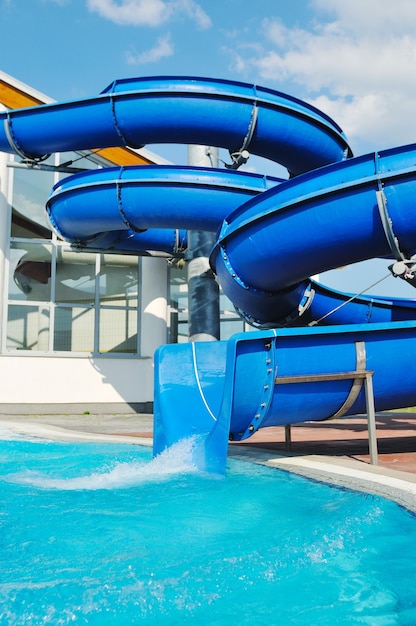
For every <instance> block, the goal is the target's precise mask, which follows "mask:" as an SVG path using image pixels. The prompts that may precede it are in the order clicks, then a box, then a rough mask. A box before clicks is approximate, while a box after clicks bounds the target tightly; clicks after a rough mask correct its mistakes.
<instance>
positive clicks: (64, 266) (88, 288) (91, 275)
mask: <svg viewBox="0 0 416 626" xmlns="http://www.w3.org/2000/svg"><path fill="white" fill-rule="evenodd" d="M95 259H96V255H95V254H91V253H78V252H73V251H72V250H69V249H65V248H64V247H61V246H59V247H58V249H57V262H56V285H55V289H56V291H55V300H56V302H61V303H62V302H74V303H79V304H90V305H91V304H94V302H95Z"/></svg>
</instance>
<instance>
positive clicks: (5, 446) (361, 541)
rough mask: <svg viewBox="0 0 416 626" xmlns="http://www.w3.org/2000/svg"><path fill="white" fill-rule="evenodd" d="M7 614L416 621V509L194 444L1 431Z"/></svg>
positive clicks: (82, 618)
mask: <svg viewBox="0 0 416 626" xmlns="http://www.w3.org/2000/svg"><path fill="white" fill-rule="evenodd" d="M0 463H1V468H2V469H1V474H2V476H1V483H0V485H1V493H2V497H1V509H0V533H1V534H0V539H1V544H0V545H1V550H0V605H1V617H0V624H1V625H6V624H7V626H12V625H19V624H22V625H23V624H24V625H25V626H27V625H39V624H93V625H99V626H103V625H107V624H108V625H110V624H111V625H115V624H116V625H119V624H120V625H123V626H124V625H130V624H152V625H159V624H160V625H172V626H173V625H176V624H191V623H192V624H198V625H199V624H201V625H202V624H203V625H205V624H209V625H211V624H215V625H218V626H223V625H224V626H225V625H227V626H229V625H230V624H235V623H238V624H239V625H245V624H247V625H248V624H250V626H253V625H254V626H257V625H259V626H260V625H263V624H264V625H266V624H267V625H270V624H274V625H275V624H285V625H286V624H295V625H296V624H300V625H306V624H307V625H308V626H309V625H311V624H319V625H320V626H325V625H327V624H328V625H329V624H331V626H333V624H368V625H371V626H386V625H393V624H394V625H396V624H397V625H403V624H409V625H410V624H415V623H416V598H415V593H414V581H415V580H416V560H415V559H414V553H415V548H414V546H415V545H416V517H415V516H414V515H413V514H412V513H410V512H409V511H407V510H405V509H403V508H401V507H399V506H398V505H396V504H394V503H393V502H390V501H388V500H384V499H382V498H379V497H376V496H372V495H363V494H359V493H356V492H353V491H349V490H341V489H338V488H334V487H330V486H327V485H323V484H319V483H316V482H313V481H310V480H307V479H304V478H301V477H297V476H294V475H291V474H289V473H286V472H283V471H279V470H275V469H270V468H266V467H261V466H257V465H256V466H254V465H253V464H250V463H245V462H243V461H236V460H232V459H231V460H229V462H228V468H227V475H226V476H225V478H217V477H210V476H206V475H202V474H200V473H198V472H197V471H196V470H195V468H194V466H193V465H192V442H191V441H186V442H182V443H180V444H178V445H177V446H174V447H173V449H171V450H169V451H167V452H165V453H163V454H162V455H161V456H160V457H159V458H156V459H152V458H151V450H150V449H148V448H145V447H141V446H135V445H125V444H124V445H122V444H102V443H91V442H88V443H87V442H85V443H76V444H74V443H58V442H42V441H37V442H35V441H28V440H25V439H21V440H19V439H15V440H7V441H1V442H0Z"/></svg>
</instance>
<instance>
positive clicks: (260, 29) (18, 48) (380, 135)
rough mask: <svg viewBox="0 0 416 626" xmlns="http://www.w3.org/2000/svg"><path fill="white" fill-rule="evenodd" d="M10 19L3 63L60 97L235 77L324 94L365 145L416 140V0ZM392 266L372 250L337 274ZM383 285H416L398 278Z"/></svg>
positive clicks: (307, 0) (21, 7)
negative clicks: (116, 86) (116, 84)
mask: <svg viewBox="0 0 416 626" xmlns="http://www.w3.org/2000/svg"><path fill="white" fill-rule="evenodd" d="M0 24H1V38H0V58H1V59H2V62H1V65H0V69H1V70H3V71H4V72H6V73H8V74H11V75H12V76H14V77H15V78H17V79H19V80H21V81H22V82H24V83H27V84H29V85H31V86H33V87H35V88H36V89H38V90H39V91H41V92H43V93H45V94H47V95H48V96H50V97H52V98H54V99H55V100H72V99H76V98H84V97H88V96H90V95H91V96H93V95H95V94H97V93H99V92H100V91H101V90H102V89H104V88H105V87H106V86H107V84H109V83H110V82H111V81H112V80H114V79H116V78H125V77H130V76H150V75H153V76H154V75H169V74H181V75H194V76H211V77H219V78H231V79H235V80H241V81H247V82H255V83H257V84H260V85H264V86H267V87H270V88H273V89H277V90H280V91H284V92H287V93H290V94H293V95H295V96H297V97H299V98H302V99H304V100H306V101H308V102H310V103H312V104H314V105H315V106H318V107H319V108H321V109H322V110H324V111H325V112H326V113H328V114H329V115H331V117H333V118H334V119H335V120H336V121H337V122H338V124H339V125H340V126H341V127H342V128H343V130H344V131H345V133H346V134H347V136H348V138H349V140H350V143H351V145H352V148H353V150H354V153H355V154H362V153H365V152H369V151H372V150H377V149H384V148H388V147H392V146H395V145H400V144H405V143H411V142H413V141H415V135H416V132H415V131H414V128H415V124H414V109H415V101H416V81H415V80H414V73H415V68H416V30H415V27H414V25H415V24H416V1H415V0H394V2H392V1H391V0H255V1H253V0H0ZM150 148H151V147H150ZM178 155H179V156H178V160H180V159H181V158H182V157H181V155H180V153H178ZM164 156H166V157H167V158H171V159H175V153H174V152H172V151H171V152H169V150H167V152H166V153H165V154H164ZM249 167H251V168H254V169H257V171H259V169H258V168H261V167H262V165H259V164H258V163H257V162H253V161H252V162H251V164H250V162H249ZM265 168H266V169H267V171H266V173H272V169H270V168H269V167H268V166H267V167H266V166H265ZM332 274H334V272H332ZM385 274H387V270H386V264H385V263H384V262H374V263H372V264H370V266H369V267H368V270H367V271H365V272H359V273H357V272H356V271H354V268H352V269H351V268H348V269H345V270H338V271H337V272H336V274H334V276H335V278H334V279H331V282H332V280H335V281H336V284H337V286H338V287H339V288H341V289H346V290H350V291H351V290H357V291H358V290H361V289H364V288H365V287H366V286H367V285H369V284H370V283H371V282H374V281H375V280H377V278H381V277H382V276H384V275H385ZM351 281H352V282H351ZM373 291H375V292H379V293H383V294H386V293H391V294H392V295H393V294H395V293H396V294H397V293H398V294H399V295H403V296H405V297H415V296H416V293H415V292H414V290H413V288H412V287H410V286H408V285H406V284H404V283H403V282H402V281H399V279H393V278H389V279H387V280H386V281H384V282H383V283H382V284H381V285H380V286H379V287H377V288H376V289H375V290H373Z"/></svg>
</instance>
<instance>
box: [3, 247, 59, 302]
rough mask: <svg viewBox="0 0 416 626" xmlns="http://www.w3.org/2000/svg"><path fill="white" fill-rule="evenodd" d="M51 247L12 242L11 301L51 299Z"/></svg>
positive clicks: (10, 267) (10, 269) (42, 300)
mask: <svg viewBox="0 0 416 626" xmlns="http://www.w3.org/2000/svg"><path fill="white" fill-rule="evenodd" d="M51 259H52V252H51V246H49V245H43V244H36V243H24V242H12V243H11V244H10V266H9V299H10V300H40V301H41V302H44V301H49V300H50V299H51Z"/></svg>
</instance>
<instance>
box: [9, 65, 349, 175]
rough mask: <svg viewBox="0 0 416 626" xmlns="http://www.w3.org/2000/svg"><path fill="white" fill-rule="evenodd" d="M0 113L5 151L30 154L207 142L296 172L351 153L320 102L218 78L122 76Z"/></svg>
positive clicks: (340, 132) (338, 129)
mask: <svg viewBox="0 0 416 626" xmlns="http://www.w3.org/2000/svg"><path fill="white" fill-rule="evenodd" d="M0 120H3V124H2V126H1V127H0V151H3V152H17V153H18V154H20V155H21V156H23V157H24V158H27V159H36V158H40V157H44V156H45V155H46V154H49V153H52V152H65V151H70V150H82V149H91V148H104V147H109V146H112V147H114V146H130V147H133V148H135V147H136V148H137V147H141V146H144V145H147V144H157V143H181V144H203V145H210V146H218V147H223V148H226V149H228V150H229V151H230V154H231V155H238V154H239V153H240V152H241V151H243V150H249V151H250V152H251V153H252V154H256V155H259V156H262V157H265V158H268V159H271V160H273V161H276V162H279V163H281V164H282V165H283V166H285V167H286V168H287V169H288V171H289V172H290V173H291V174H292V175H297V174H300V173H301V172H306V171H309V170H311V169H314V168H317V167H321V166H323V165H326V164H329V163H333V162H334V161H341V160H343V159H344V158H347V157H348V156H351V150H350V148H349V145H348V143H347V141H346V138H345V136H344V134H343V132H342V130H341V129H340V128H339V126H338V125H337V124H336V123H335V122H334V121H333V120H331V119H330V118H329V117H328V116H327V115H325V114H324V113H322V112H320V111H319V110H318V109H316V108H314V107H312V106H310V105H308V104H306V103H304V102H302V101H300V100H298V99H296V98H292V97H290V96H288V95H286V94H282V93H280V92H277V91H273V90H271V89H265V88H263V87H258V86H256V85H247V84H245V83H239V82H235V81H225V80H218V79H208V78H193V77H163V76H161V77H155V78H135V79H129V80H119V81H114V82H113V83H112V84H111V85H109V87H107V88H106V89H105V90H104V91H103V92H102V93H101V94H100V95H98V96H96V97H95V98H88V99H85V100H78V101H73V102H64V103H57V104H47V105H42V106H39V107H36V108H33V107H31V108H28V109H19V110H16V111H9V112H7V113H3V114H0ZM235 158H238V157H235Z"/></svg>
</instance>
